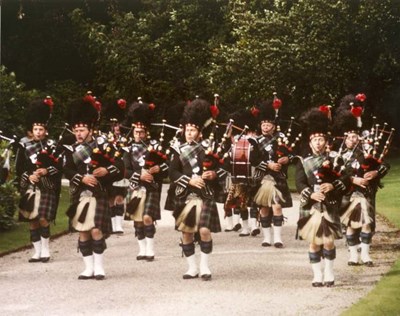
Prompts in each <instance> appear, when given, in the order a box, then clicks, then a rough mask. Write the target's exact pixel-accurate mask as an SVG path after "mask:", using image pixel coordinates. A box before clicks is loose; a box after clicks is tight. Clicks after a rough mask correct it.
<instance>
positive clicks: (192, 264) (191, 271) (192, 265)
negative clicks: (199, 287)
mask: <svg viewBox="0 0 400 316" xmlns="http://www.w3.org/2000/svg"><path fill="white" fill-rule="evenodd" d="M186 261H187V263H188V270H187V271H186V273H185V274H184V275H183V278H184V279H185V280H188V279H194V278H197V277H198V276H199V270H198V268H197V264H196V256H195V255H194V254H193V255H191V256H189V257H186Z"/></svg>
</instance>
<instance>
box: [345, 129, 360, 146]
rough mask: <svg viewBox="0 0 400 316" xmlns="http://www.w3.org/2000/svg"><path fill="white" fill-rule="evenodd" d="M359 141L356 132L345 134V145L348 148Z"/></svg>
mask: <svg viewBox="0 0 400 316" xmlns="http://www.w3.org/2000/svg"><path fill="white" fill-rule="evenodd" d="M358 141H359V138H358V135H357V134H356V133H349V134H347V137H346V140H345V142H344V143H345V145H346V147H347V148H348V149H353V148H354V147H355V146H356V145H357V143H358Z"/></svg>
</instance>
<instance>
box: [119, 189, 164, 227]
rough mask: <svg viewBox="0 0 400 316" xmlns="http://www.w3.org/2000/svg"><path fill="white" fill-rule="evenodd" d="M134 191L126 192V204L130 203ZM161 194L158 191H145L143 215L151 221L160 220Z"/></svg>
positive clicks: (127, 218)
mask: <svg viewBox="0 0 400 316" xmlns="http://www.w3.org/2000/svg"><path fill="white" fill-rule="evenodd" d="M134 191H135V190H131V189H129V190H128V194H127V200H126V201H127V203H128V202H129V201H130V199H131V197H132V194H133V192H134ZM160 199H161V194H160V191H159V190H146V201H145V204H144V210H143V215H149V216H150V217H151V218H152V219H153V221H157V220H160V219H161V208H160ZM125 220H128V221H129V220H131V219H130V217H126V218H125Z"/></svg>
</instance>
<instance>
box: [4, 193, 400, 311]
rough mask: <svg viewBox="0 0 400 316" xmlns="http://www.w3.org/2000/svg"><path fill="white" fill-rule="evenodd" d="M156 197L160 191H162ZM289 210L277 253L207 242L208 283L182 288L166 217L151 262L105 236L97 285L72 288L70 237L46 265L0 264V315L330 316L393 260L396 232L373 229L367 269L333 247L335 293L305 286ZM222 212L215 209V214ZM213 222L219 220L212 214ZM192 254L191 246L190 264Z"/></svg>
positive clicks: (305, 269) (230, 241)
mask: <svg viewBox="0 0 400 316" xmlns="http://www.w3.org/2000/svg"><path fill="white" fill-rule="evenodd" d="M163 192H164V194H163V197H164V198H165V192H166V191H165V188H164V190H163ZM297 205H298V202H297V198H296V197H295V207H294V208H292V209H287V210H284V214H285V216H287V217H288V222H287V223H286V224H285V226H284V227H283V238H284V239H283V240H284V242H285V247H284V248H283V249H275V248H264V247H261V242H262V237H261V236H260V235H259V236H257V237H239V236H238V233H234V232H230V233H225V232H222V233H219V234H214V251H213V253H212V255H211V257H210V268H211V271H212V273H213V278H212V281H211V282H204V281H201V280H200V279H194V280H183V279H182V274H183V273H184V272H185V271H186V267H187V266H186V260H185V259H184V258H182V256H181V251H180V248H179V247H178V243H179V238H180V234H179V233H178V232H176V231H174V229H173V218H172V216H171V214H170V213H169V212H163V213H162V216H163V217H162V220H161V221H159V223H158V226H157V234H156V260H155V261H154V262H141V261H137V260H136V254H137V252H138V246H137V242H136V240H135V239H134V234H133V229H132V227H131V225H130V223H129V222H125V226H124V228H125V234H124V235H122V236H116V235H112V236H111V237H110V238H109V239H108V240H107V245H108V249H107V250H106V252H105V270H106V274H107V276H106V280H104V281H95V280H87V281H82V280H78V279H77V276H78V275H79V273H80V272H81V271H82V270H83V261H82V259H81V256H80V254H78V253H77V251H76V246H77V238H78V236H77V234H69V235H66V236H63V237H61V238H58V239H56V240H53V241H52V242H51V244H50V245H51V251H52V254H51V255H52V258H51V260H50V262H49V263H36V264H31V263H28V259H29V258H30V256H31V253H32V250H24V251H20V252H16V253H12V254H10V255H7V256H4V257H1V258H0V315H45V314H48V315H127V314H133V313H137V315H183V314H185V315H203V314H207V315H244V314H248V313H249V315H252V316H254V315H267V314H268V315H315V313H316V312H317V313H318V314H325V315H339V314H340V313H341V312H342V311H343V310H345V309H347V308H348V307H349V306H351V305H352V304H353V303H355V302H357V301H358V300H359V299H360V298H361V297H363V296H364V295H366V293H368V292H369V291H370V290H371V289H372V288H373V287H374V285H375V284H376V283H377V282H378V281H379V279H380V278H381V276H382V275H383V274H385V273H386V272H388V270H389V269H390V267H391V266H392V264H393V263H394V261H395V260H396V258H398V257H399V254H400V249H399V248H400V247H399V245H398V237H399V231H398V230H397V231H396V229H394V228H390V227H389V226H388V225H387V224H386V223H385V222H384V221H382V220H379V222H378V225H377V233H376V235H375V237H374V239H373V245H372V247H371V257H372V258H373V260H374V263H375V266H374V267H372V268H367V267H363V266H358V267H348V266H347V257H348V254H347V250H346V248H345V244H344V241H343V240H340V241H339V242H338V243H337V259H336V261H335V273H336V281H335V283H336V285H335V287H334V288H313V287H311V279H312V271H311V267H310V265H309V263H308V255H307V249H308V247H307V243H306V242H303V241H298V240H295V239H294V235H295V230H296V220H297V217H298V212H297V210H296V206H297ZM219 207H221V205H219ZM220 217H221V223H223V213H222V210H221V209H220ZM199 252H200V249H199V247H198V246H197V247H196V253H197V256H199Z"/></svg>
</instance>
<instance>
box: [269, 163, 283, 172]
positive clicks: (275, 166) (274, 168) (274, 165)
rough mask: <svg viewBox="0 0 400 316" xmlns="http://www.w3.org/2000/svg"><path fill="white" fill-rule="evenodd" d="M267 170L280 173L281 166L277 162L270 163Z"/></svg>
mask: <svg viewBox="0 0 400 316" xmlns="http://www.w3.org/2000/svg"><path fill="white" fill-rule="evenodd" d="M267 166H268V168H269V169H271V170H272V171H276V172H278V171H281V168H282V165H281V164H280V163H277V162H270V163H268V165H267Z"/></svg>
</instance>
